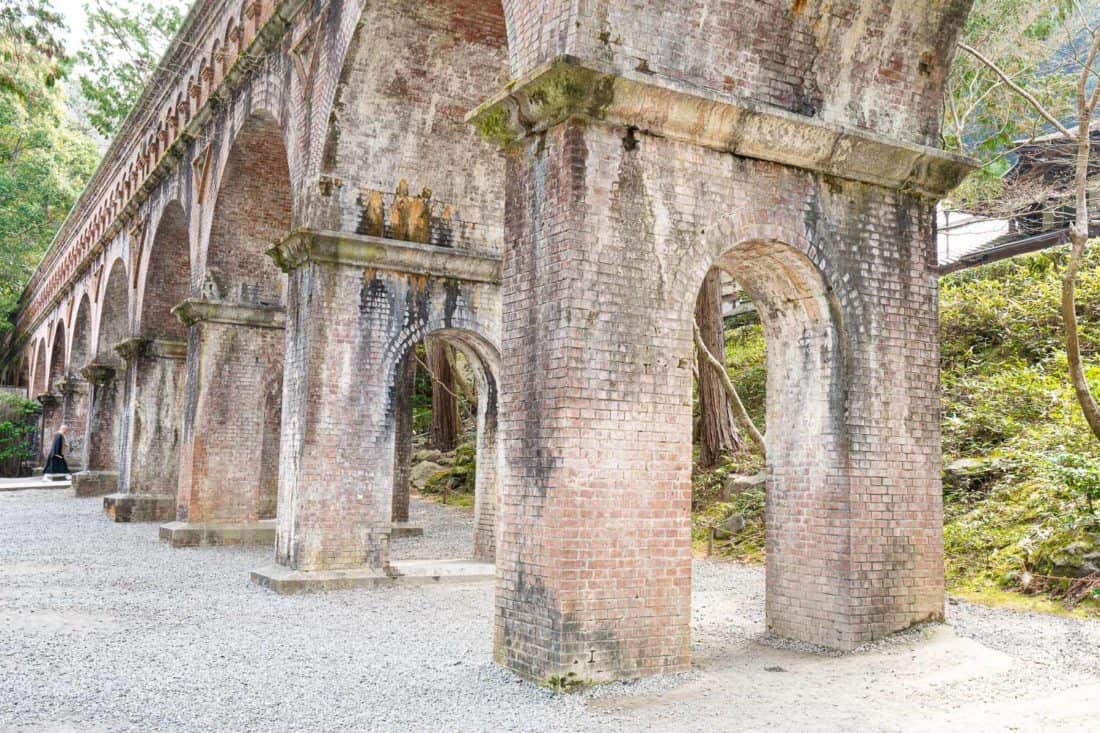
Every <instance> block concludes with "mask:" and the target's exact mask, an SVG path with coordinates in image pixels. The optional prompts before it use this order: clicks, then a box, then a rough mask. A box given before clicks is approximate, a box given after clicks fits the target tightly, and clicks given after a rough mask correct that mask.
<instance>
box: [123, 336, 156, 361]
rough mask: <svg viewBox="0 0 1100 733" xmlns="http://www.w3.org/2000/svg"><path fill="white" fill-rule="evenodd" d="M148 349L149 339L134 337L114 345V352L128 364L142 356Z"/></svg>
mask: <svg viewBox="0 0 1100 733" xmlns="http://www.w3.org/2000/svg"><path fill="white" fill-rule="evenodd" d="M148 347H149V339H147V338H141V337H140V336H134V337H133V338H128V339H126V340H125V341H119V342H118V343H117V344H115V351H116V352H118V355H119V356H121V357H122V358H123V359H124V360H125V361H126V362H127V363H130V362H133V361H135V360H136V359H137V358H138V357H140V356H144V355H145V354H146V350H147V349H148Z"/></svg>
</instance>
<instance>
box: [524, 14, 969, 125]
mask: <svg viewBox="0 0 1100 733" xmlns="http://www.w3.org/2000/svg"><path fill="white" fill-rule="evenodd" d="M971 2H972V0H949V1H948V2H915V3H914V2H906V3H899V2H892V1H891V0H842V1H840V2H837V1H835V0H799V1H796V2H792V0H754V1H753V2H745V0H717V1H716V0H665V1H664V2H659V3H657V2H649V1H648V0H626V1H624V0H587V1H586V2H581V3H574V2H568V1H567V0H537V1H535V2H532V1H531V0H504V6H505V8H506V13H507V16H508V23H509V41H510V46H509V53H510V56H511V58H512V74H513V76H515V77H519V76H522V75H524V74H526V73H528V72H530V71H531V70H532V69H534V68H535V67H536V66H538V65H539V64H541V63H545V62H547V61H549V60H551V59H553V58H554V57H556V56H560V55H562V54H570V55H573V56H577V57H580V58H586V59H598V60H601V61H605V62H607V63H610V64H611V65H612V66H613V67H614V68H615V69H616V70H617V71H619V72H630V71H637V72H642V73H644V74H646V75H649V76H651V77H652V78H656V79H660V78H661V77H665V78H669V79H678V80H683V81H686V82H689V83H691V84H693V85H696V86H698V87H701V88H704V89H712V90H715V91H718V92H722V93H727V94H732V95H736V96H739V97H745V98H748V99H751V100H754V101H758V102H762V103H764V104H769V105H774V106H776V107H780V108H782V109H786V110H790V111H791V112H795V113H797V114H800V115H806V116H810V117H818V118H820V119H823V120H826V121H828V122H835V123H842V124H848V125H852V126H855V127H861V128H865V129H868V130H872V131H874V132H878V133H882V134H886V135H890V136H892V137H897V138H900V139H905V140H910V141H913V142H920V143H924V144H930V145H934V144H935V143H936V135H937V134H938V132H939V124H940V118H941V112H942V89H943V84H944V80H945V79H946V77H947V72H948V69H949V65H950V62H951V59H952V58H953V56H954V49H953V43H954V38H955V34H956V33H957V32H958V29H959V28H960V27H961V26H962V24H963V22H964V20H965V19H966V14H967V12H968V11H969V9H970V5H971Z"/></svg>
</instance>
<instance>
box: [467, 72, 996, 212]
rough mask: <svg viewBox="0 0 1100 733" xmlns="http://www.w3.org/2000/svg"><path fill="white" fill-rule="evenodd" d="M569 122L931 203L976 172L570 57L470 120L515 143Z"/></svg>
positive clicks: (931, 153)
mask: <svg viewBox="0 0 1100 733" xmlns="http://www.w3.org/2000/svg"><path fill="white" fill-rule="evenodd" d="M570 118H581V119H585V120H589V121H593V122H599V123H602V124H608V125H614V126H621V127H627V128H634V129H637V130H640V131H643V132H647V133H650V134H653V135H658V136H661V137H668V138H671V139H675V140H679V141H682V142H688V143H692V144H695V145H700V146H702V147H706V148H711V149H714V150H719V151H722V152H724V153H732V154H734V155H738V156H741V157H745V158H756V159H759V160H767V161H771V162H774V163H782V164H784V165H789V166H793V167H796V168H803V169H806V170H810V171H815V172H819V173H823V174H826V175H830V176H835V177H837V178H847V179H851V180H854V181H860V182H863V183H870V184H874V185H877V186H884V187H887V188H892V189H898V190H903V191H908V192H912V193H916V194H919V195H922V196H927V197H932V198H942V197H943V196H945V195H946V194H947V193H948V192H950V191H951V190H952V189H954V188H955V187H956V186H957V185H959V184H960V183H961V182H962V180H963V179H964V178H965V177H966V176H967V174H969V173H970V171H972V170H974V168H975V167H976V166H977V164H976V162H975V161H973V160H971V159H969V158H965V157H962V156H959V155H953V154H950V153H946V152H944V151H942V150H938V149H936V148H931V147H926V146H923V145H916V144H913V143H906V142H901V141H898V140H892V139H890V138H886V137H883V136H880V135H876V134H873V133H870V132H867V131H865V130H859V129H856V128H852V127H846V126H843V125H837V124H833V123H828V122H823V121H821V120H818V119H814V118H812V117H804V116H801V115H797V114H794V113H791V112H787V111H786V110H782V109H779V108H776V107H771V106H768V105H765V104H761V103H759V102H755V101H752V100H748V99H743V98H739V97H735V96H732V95H727V94H720V93H718V92H715V91H713V90H709V89H701V88H698V87H694V86H690V85H687V84H684V83H681V82H678V81H675V80H672V79H668V78H665V77H657V76H653V75H649V74H644V73H641V72H627V73H617V72H615V71H612V70H611V68H610V67H604V66H602V65H601V64H599V63H596V62H592V61H588V60H584V61H582V60H579V59H576V58H573V57H569V56H563V57H560V58H558V59H555V60H553V61H551V62H548V63H546V64H544V65H542V66H540V67H539V68H537V69H535V70H534V71H532V72H531V73H530V74H529V75H527V76H526V77H524V78H523V79H520V80H519V81H517V82H514V83H512V84H510V85H509V86H508V87H507V88H506V89H504V90H503V91H502V92H500V93H498V94H497V95H496V96H495V97H493V98H492V99H490V100H489V101H487V102H486V103H484V104H483V105H481V106H480V107H478V108H477V109H476V110H474V111H473V112H471V113H470V114H469V115H467V117H466V120H467V121H468V122H470V123H471V124H473V125H474V126H475V127H476V128H477V129H478V131H479V132H480V133H481V135H482V136H483V137H484V138H486V139H488V140H491V141H494V142H496V143H498V144H500V145H505V146H507V145H512V144H514V143H516V142H518V141H519V140H521V139H523V138H525V137H527V136H529V135H532V134H535V133H538V132H541V131H543V130H546V129H549V128H551V127H553V126H555V125H557V124H559V123H560V122H562V121H564V120H566V119H570Z"/></svg>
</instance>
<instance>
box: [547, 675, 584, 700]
mask: <svg viewBox="0 0 1100 733" xmlns="http://www.w3.org/2000/svg"><path fill="white" fill-rule="evenodd" d="M542 686H543V687H545V688H546V689H548V690H550V691H551V692H556V693H558V694H565V695H568V694H572V693H574V692H580V691H581V690H583V689H584V688H585V687H587V683H585V681H584V680H582V679H580V678H579V677H577V673H576V672H569V673H568V674H562V675H558V674H556V675H553V676H552V677H547V678H546V681H545V682H543V683H542Z"/></svg>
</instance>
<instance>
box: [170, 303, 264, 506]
mask: <svg viewBox="0 0 1100 733" xmlns="http://www.w3.org/2000/svg"><path fill="white" fill-rule="evenodd" d="M282 348H283V331H282V329H277V328H258V327H254V326H245V325H240V324H234V323H215V322H200V323H198V324H196V325H194V326H192V327H191V336H190V340H189V342H188V352H187V374H186V387H185V391H184V395H185V397H184V406H183V423H182V431H181V442H180V459H179V462H180V472H179V488H178V492H179V493H178V495H177V519H179V520H180V521H187V522H247V521H256V520H259V519H270V518H272V517H274V516H275V499H276V496H277V494H278V474H277V470H278V460H279V421H280V414H281V413H280V410H281V403H282V391H281V389H282V388H281V384H282V363H281V362H282V360H281V352H282Z"/></svg>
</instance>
